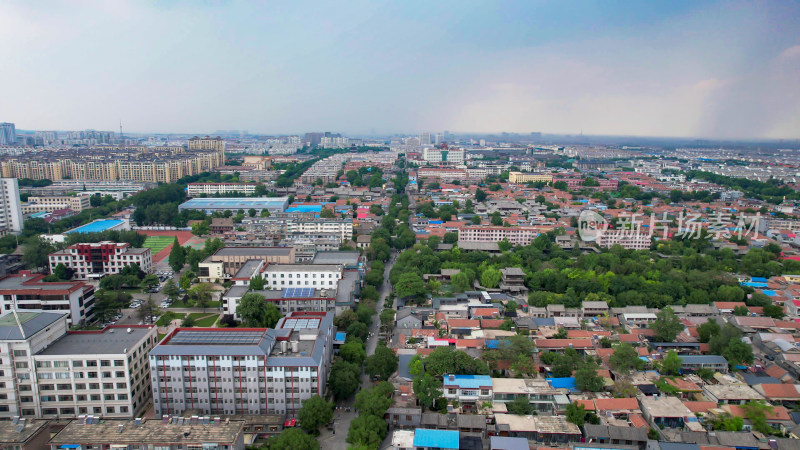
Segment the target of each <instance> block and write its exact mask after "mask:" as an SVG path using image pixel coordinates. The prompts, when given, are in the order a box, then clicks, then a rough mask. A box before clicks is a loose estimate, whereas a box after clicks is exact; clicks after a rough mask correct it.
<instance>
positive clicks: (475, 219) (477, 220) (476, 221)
mask: <svg viewBox="0 0 800 450" xmlns="http://www.w3.org/2000/svg"><path fill="white" fill-rule="evenodd" d="M470 222H472V224H473V225H480V224H481V216H479V215H477V214H475V215H474V216H472V219H470Z"/></svg>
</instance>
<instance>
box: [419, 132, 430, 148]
mask: <svg viewBox="0 0 800 450" xmlns="http://www.w3.org/2000/svg"><path fill="white" fill-rule="evenodd" d="M432 144H433V139H431V133H430V131H423V132H422V133H420V134H419V145H432Z"/></svg>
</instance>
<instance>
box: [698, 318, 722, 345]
mask: <svg viewBox="0 0 800 450" xmlns="http://www.w3.org/2000/svg"><path fill="white" fill-rule="evenodd" d="M719 330H720V327H719V324H718V323H717V321H716V320H714V319H708V321H706V323H704V324H701V325H700V326H699V327H697V334H698V340H699V341H700V342H703V343H706V342H708V341H710V340H711V338H712V337H713V336H716V335H717V334H718V333H719Z"/></svg>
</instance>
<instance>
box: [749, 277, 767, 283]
mask: <svg viewBox="0 0 800 450" xmlns="http://www.w3.org/2000/svg"><path fill="white" fill-rule="evenodd" d="M750 281H754V282H756V283H766V282H767V279H766V278H764V277H752V278H750Z"/></svg>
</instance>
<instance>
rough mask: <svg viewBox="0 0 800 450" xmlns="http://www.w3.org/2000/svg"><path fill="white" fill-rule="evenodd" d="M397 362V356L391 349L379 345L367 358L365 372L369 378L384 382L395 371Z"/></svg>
mask: <svg viewBox="0 0 800 450" xmlns="http://www.w3.org/2000/svg"><path fill="white" fill-rule="evenodd" d="M397 362H398V358H397V355H395V354H394V351H393V350H392V349H390V348H388V347H386V346H383V345H379V346H378V347H377V348H376V349H375V353H374V354H373V355H372V356H370V357H368V358H367V364H366V370H367V373H368V374H369V376H371V377H380V378H381V380H384V381H386V380H388V379H389V377H390V376H392V374H393V373H394V372H395V370H397Z"/></svg>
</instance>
